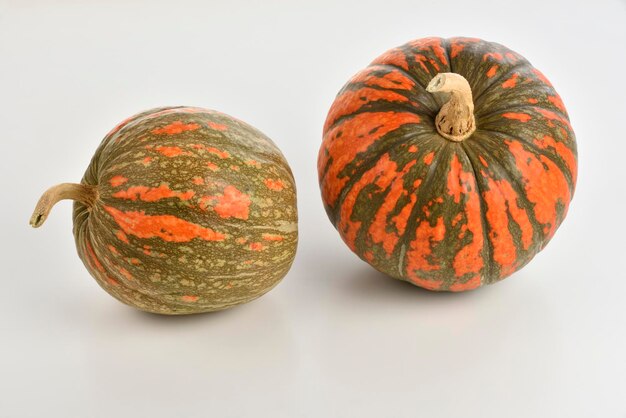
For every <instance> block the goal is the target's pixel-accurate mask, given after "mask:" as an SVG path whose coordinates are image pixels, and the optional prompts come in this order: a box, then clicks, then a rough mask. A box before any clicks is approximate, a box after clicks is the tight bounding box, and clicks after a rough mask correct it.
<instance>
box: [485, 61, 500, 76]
mask: <svg viewBox="0 0 626 418" xmlns="http://www.w3.org/2000/svg"><path fill="white" fill-rule="evenodd" d="M497 72H498V65H496V64H494V65H492V66H491V68H489V70H488V71H487V77H488V78H491V77H493V76H494V75H496V73H497Z"/></svg>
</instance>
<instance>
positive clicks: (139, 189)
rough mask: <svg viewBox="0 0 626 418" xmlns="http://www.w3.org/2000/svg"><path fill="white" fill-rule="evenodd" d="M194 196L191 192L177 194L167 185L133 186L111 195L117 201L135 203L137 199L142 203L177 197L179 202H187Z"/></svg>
mask: <svg viewBox="0 0 626 418" xmlns="http://www.w3.org/2000/svg"><path fill="white" fill-rule="evenodd" d="M194 195H195V192H194V191H193V190H187V191H186V192H177V191H174V190H172V189H170V188H169V186H168V185H167V184H164V183H163V184H161V185H160V186H159V187H146V186H133V187H130V188H128V189H127V190H120V191H118V192H116V193H113V195H112V196H113V197H116V198H118V199H128V200H132V201H135V200H137V199H139V200H143V201H144V202H156V201H158V200H161V199H167V198H170V197H177V198H179V199H180V200H189V199H191V198H192V197H193V196H194Z"/></svg>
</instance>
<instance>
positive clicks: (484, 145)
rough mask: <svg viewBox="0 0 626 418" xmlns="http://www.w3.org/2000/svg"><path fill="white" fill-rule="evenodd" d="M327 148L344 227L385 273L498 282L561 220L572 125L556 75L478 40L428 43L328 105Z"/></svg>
mask: <svg viewBox="0 0 626 418" xmlns="http://www.w3.org/2000/svg"><path fill="white" fill-rule="evenodd" d="M323 135H324V136H323V143H322V145H321V149H320V152H319V157H318V172H319V182H320V188H321V193H322V199H323V202H324V206H325V208H326V211H327V213H328V216H329V218H330V220H331V222H332V223H333V225H334V226H335V227H336V228H337V230H338V231H339V234H340V235H341V237H342V238H343V240H344V241H345V243H346V244H347V245H348V246H349V247H350V249H351V250H352V251H353V252H355V253H356V254H357V255H358V256H359V257H360V258H362V259H363V260H365V261H366V262H368V263H369V264H371V265H372V266H373V267H375V268H376V269H378V270H380V271H381V272H384V273H386V274H387V275H389V276H392V277H394V278H398V279H401V280H406V281H409V282H411V283H413V284H415V285H417V286H420V287H423V288H426V289H430V290H438V291H465V290H469V289H474V288H477V287H479V286H482V285H485V284H491V283H494V282H497V281H499V280H501V279H503V278H505V277H507V276H509V275H510V274H512V273H513V272H515V271H517V270H519V269H520V268H522V267H523V266H524V265H525V264H526V263H528V262H529V261H530V260H531V259H532V258H533V257H534V256H535V255H536V254H537V253H538V252H539V251H540V250H541V249H543V248H544V247H545V245H546V244H547V243H548V241H550V239H551V238H552V236H553V235H554V233H555V231H556V229H557V228H558V227H559V225H560V224H561V222H562V221H563V219H564V217H565V215H566V213H567V209H568V205H569V203H570V200H571V199H572V195H573V193H574V187H575V184H576V170H577V153H576V141H575V137H574V132H573V130H572V127H571V125H570V122H569V117H568V114H567V111H566V109H565V106H564V105H563V102H562V101H561V98H560V97H559V95H558V94H557V92H556V91H555V90H554V88H553V86H552V84H550V82H549V81H548V79H547V78H546V77H545V76H544V75H543V74H542V73H541V72H540V71H539V70H537V69H535V68H533V66H532V65H531V64H530V63H529V62H528V61H527V60H526V59H525V58H524V57H522V56H521V55H519V54H518V53H516V52H514V51H512V50H510V49H508V48H506V47H504V46H502V45H499V44H497V43H492V42H486V41H483V40H480V39H474V38H451V39H442V38H426V39H418V40H415V41H412V42H408V43H407V44H405V45H402V46H400V47H397V48H394V49H391V50H389V51H387V52H385V53H384V54H383V55H381V56H380V57H378V58H376V59H375V60H374V61H373V62H372V64H370V65H369V66H368V67H367V68H365V69H364V70H363V71H361V72H359V73H357V74H356V75H355V76H354V77H352V78H351V79H350V80H349V81H348V83H347V84H346V85H345V86H344V87H343V89H342V90H341V91H340V92H339V94H338V96H337V97H336V99H335V101H334V103H333V104H332V106H331V108H330V111H329V113H328V117H327V119H326V123H325V126H324V134H323Z"/></svg>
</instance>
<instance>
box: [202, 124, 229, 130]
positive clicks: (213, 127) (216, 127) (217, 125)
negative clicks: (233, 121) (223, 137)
mask: <svg viewBox="0 0 626 418" xmlns="http://www.w3.org/2000/svg"><path fill="white" fill-rule="evenodd" d="M207 125H209V128H211V129H215V130H216V131H225V130H227V129H228V126H226V125H222V124H221V123H217V122H208V123H207Z"/></svg>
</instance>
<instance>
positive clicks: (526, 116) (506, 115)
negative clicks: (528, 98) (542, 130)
mask: <svg viewBox="0 0 626 418" xmlns="http://www.w3.org/2000/svg"><path fill="white" fill-rule="evenodd" d="M502 117H503V118H507V119H514V120H519V121H520V122H528V121H529V120H531V119H532V116H530V115H529V114H527V113H515V112H507V113H503V114H502Z"/></svg>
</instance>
